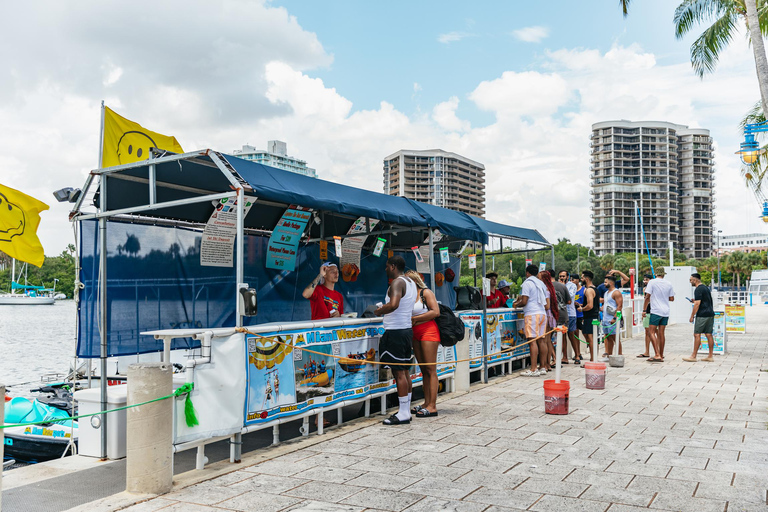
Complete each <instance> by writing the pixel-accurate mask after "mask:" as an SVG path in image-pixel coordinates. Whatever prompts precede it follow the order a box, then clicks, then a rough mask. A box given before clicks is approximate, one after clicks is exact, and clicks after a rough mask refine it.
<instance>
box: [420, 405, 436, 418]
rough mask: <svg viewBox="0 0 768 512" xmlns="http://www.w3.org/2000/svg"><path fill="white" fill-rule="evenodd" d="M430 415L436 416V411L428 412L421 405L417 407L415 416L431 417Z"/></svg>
mask: <svg viewBox="0 0 768 512" xmlns="http://www.w3.org/2000/svg"><path fill="white" fill-rule="evenodd" d="M432 416H437V411H435V412H430V411H428V410H427V409H425V408H423V407H422V408H421V409H419V412H417V413H416V417H417V418H431V417H432Z"/></svg>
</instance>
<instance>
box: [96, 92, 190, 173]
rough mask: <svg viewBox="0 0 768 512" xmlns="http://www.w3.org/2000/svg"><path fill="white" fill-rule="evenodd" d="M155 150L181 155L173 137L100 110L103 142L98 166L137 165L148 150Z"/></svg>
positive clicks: (108, 110) (145, 156)
mask: <svg viewBox="0 0 768 512" xmlns="http://www.w3.org/2000/svg"><path fill="white" fill-rule="evenodd" d="M150 148H158V149H165V150H167V151H171V152H173V153H183V152H184V150H183V149H181V145H180V144H179V141H177V140H176V137H171V136H168V135H163V134H161V133H157V132H153V131H150V130H147V129H146V128H144V127H143V126H141V125H140V124H139V123H134V122H133V121H129V120H128V119H126V118H124V117H123V116H121V115H118V114H116V113H115V112H114V111H113V110H111V109H110V108H108V107H104V139H103V146H102V152H101V166H102V167H113V166H115V165H123V164H129V163H132V162H139V161H141V160H146V159H147V158H149V149H150Z"/></svg>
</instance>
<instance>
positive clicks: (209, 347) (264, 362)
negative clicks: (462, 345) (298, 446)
mask: <svg viewBox="0 0 768 512" xmlns="http://www.w3.org/2000/svg"><path fill="white" fill-rule="evenodd" d="M247 330H248V332H238V330H237V329H235V328H217V329H169V330H159V331H150V332H146V333H143V334H148V335H153V336H155V338H157V339H163V340H165V341H170V340H171V339H174V338H188V337H194V338H196V339H199V340H201V344H202V348H201V352H202V357H200V358H195V359H190V360H189V361H188V362H187V365H186V366H187V368H186V377H187V378H186V379H185V380H186V381H187V382H193V383H194V391H193V392H192V402H193V404H194V407H195V410H196V411H197V418H198V420H199V425H196V426H193V427H188V426H187V425H186V423H185V422H184V402H183V401H181V400H180V401H178V402H177V403H176V409H175V421H174V424H175V428H174V445H175V451H182V450H185V449H190V448H195V447H200V446H203V445H205V444H210V443H213V442H217V441H219V440H222V439H225V438H228V437H231V436H233V435H235V434H240V433H248V432H253V431H256V430H261V429H265V428H269V427H272V428H273V429H274V430H273V432H274V442H275V443H277V442H279V425H280V424H281V423H285V422H288V421H293V420H296V419H300V418H303V419H304V424H303V426H302V429H301V433H302V434H303V435H308V434H309V417H310V416H314V415H317V416H318V422H317V425H318V433H320V434H321V433H322V431H323V416H324V414H325V413H326V412H331V411H334V410H335V411H337V415H338V419H339V421H340V420H341V409H342V407H345V406H348V405H353V404H363V405H364V407H365V415H366V416H369V415H370V411H371V408H370V404H371V400H373V399H375V398H379V399H380V401H381V402H380V411H381V413H382V414H384V413H385V412H386V395H387V394H390V393H394V392H395V383H394V380H393V379H392V377H391V373H390V372H389V370H388V369H386V368H384V367H383V366H381V365H379V364H376V363H377V362H378V359H379V340H380V339H381V336H382V334H383V333H384V328H383V327H382V319H380V318H370V319H368V318H363V319H337V320H324V321H315V322H289V323H280V324H276V323H273V324H263V325H259V326H254V327H249V328H247ZM455 360H456V349H455V347H442V346H441V347H440V348H439V349H438V355H437V362H438V363H439V364H438V366H437V368H438V378H439V379H440V380H443V381H445V384H446V389H447V390H449V391H451V390H452V389H453V377H454V370H455V363H454V361H455ZM414 361H415V360H414ZM410 371H411V376H412V379H413V383H414V385H415V386H418V385H420V384H421V372H420V371H419V369H418V366H417V365H416V364H415V362H414V365H413V366H411V368H410ZM198 466H200V464H199V465H198Z"/></svg>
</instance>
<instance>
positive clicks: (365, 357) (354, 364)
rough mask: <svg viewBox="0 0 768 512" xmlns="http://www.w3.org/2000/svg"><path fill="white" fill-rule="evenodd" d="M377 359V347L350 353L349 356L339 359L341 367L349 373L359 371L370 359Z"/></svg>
mask: <svg viewBox="0 0 768 512" xmlns="http://www.w3.org/2000/svg"><path fill="white" fill-rule="evenodd" d="M375 360H376V349H374V348H372V349H370V350H368V352H360V353H358V354H349V355H347V357H342V358H341V359H339V361H338V363H336V364H338V365H339V367H340V368H341V369H342V370H344V371H345V372H347V373H357V372H359V371H360V370H362V369H363V367H364V366H365V365H366V364H367V363H368V362H370V361H375Z"/></svg>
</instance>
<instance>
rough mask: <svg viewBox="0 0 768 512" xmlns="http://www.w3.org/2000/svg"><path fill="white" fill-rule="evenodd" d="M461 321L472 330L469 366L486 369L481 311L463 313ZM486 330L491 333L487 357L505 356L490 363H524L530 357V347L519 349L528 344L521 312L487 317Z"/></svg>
mask: <svg viewBox="0 0 768 512" xmlns="http://www.w3.org/2000/svg"><path fill="white" fill-rule="evenodd" d="M459 318H460V319H461V321H462V322H464V325H465V326H466V327H467V328H469V357H470V358H471V359H472V360H471V361H470V363H469V367H470V368H478V367H480V366H482V365H483V359H482V357H483V331H482V328H483V327H482V319H483V313H482V312H481V311H468V312H462V313H459ZM485 318H486V321H485V327H486V330H487V341H486V351H485V353H486V354H494V353H496V352H502V351H503V352H504V353H503V354H496V355H494V356H491V357H489V358H488V363H489V364H492V363H495V362H498V361H509V360H510V359H512V360H516V359H521V358H523V357H526V356H528V355H530V353H531V352H530V348H529V347H528V345H525V346H520V347H517V348H515V347H516V346H517V345H521V344H522V343H524V342H525V332H524V331H523V327H524V326H523V314H522V313H521V312H517V311H509V312H503V313H486V316H485Z"/></svg>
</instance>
